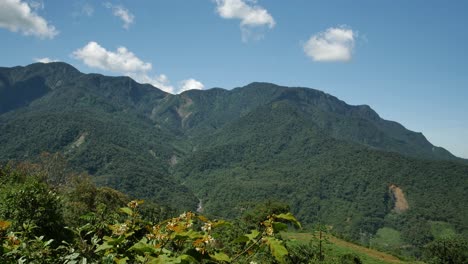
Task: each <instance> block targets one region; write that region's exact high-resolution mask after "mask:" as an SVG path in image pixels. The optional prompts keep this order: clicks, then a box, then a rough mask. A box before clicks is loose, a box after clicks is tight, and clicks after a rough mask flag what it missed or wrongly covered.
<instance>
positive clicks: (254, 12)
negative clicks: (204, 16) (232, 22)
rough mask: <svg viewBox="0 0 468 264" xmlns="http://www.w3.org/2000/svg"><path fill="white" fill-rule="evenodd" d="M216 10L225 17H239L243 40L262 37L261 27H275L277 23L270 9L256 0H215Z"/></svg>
mask: <svg viewBox="0 0 468 264" xmlns="http://www.w3.org/2000/svg"><path fill="white" fill-rule="evenodd" d="M215 2H216V12H217V13H218V14H219V16H221V17H222V18H225V19H239V20H240V21H241V23H240V27H241V32H242V40H243V41H247V40H248V39H250V38H254V39H260V38H262V37H263V33H262V32H261V31H259V30H258V29H259V28H263V27H268V28H270V29H271V28H273V27H274V26H275V24H276V22H275V20H274V18H273V16H271V14H270V13H268V11H267V10H266V9H265V8H263V7H261V6H258V5H256V4H257V1H256V0H215Z"/></svg>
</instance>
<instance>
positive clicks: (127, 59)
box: [72, 41, 152, 72]
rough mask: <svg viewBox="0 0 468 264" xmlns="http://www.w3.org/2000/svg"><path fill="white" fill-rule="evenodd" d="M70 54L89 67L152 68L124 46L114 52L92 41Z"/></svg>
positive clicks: (138, 69)
mask: <svg viewBox="0 0 468 264" xmlns="http://www.w3.org/2000/svg"><path fill="white" fill-rule="evenodd" d="M72 55H73V57H75V58H76V59H79V60H82V61H83V62H84V63H85V64H86V65H88V66H90V67H94V68H98V69H101V70H107V71H112V72H146V71H149V70H151V68H152V66H151V63H149V62H144V61H142V60H141V59H139V58H138V57H137V56H135V54H133V53H132V52H131V51H129V50H127V48H125V47H118V48H117V51H116V52H112V51H108V50H106V49H105V48H103V47H101V45H99V44H98V43H96V42H94V41H91V42H89V43H88V44H86V46H84V47H83V48H81V49H78V50H76V51H74V52H73V54H72Z"/></svg>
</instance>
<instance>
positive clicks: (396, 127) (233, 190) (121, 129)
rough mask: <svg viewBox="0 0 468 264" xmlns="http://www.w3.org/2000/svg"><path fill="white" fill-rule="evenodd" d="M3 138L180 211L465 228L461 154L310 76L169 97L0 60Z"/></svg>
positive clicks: (364, 232) (361, 229)
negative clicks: (270, 210)
mask: <svg viewBox="0 0 468 264" xmlns="http://www.w3.org/2000/svg"><path fill="white" fill-rule="evenodd" d="M0 145H1V146H2V147H1V148H0V161H4V162H6V161H8V160H11V159H14V160H36V159H37V157H38V156H39V154H40V153H41V152H44V151H47V152H52V153H54V152H60V153H62V154H63V155H65V157H66V158H67V160H68V161H69V163H70V164H71V165H72V166H73V168H74V169H75V170H77V171H86V172H88V173H89V174H91V176H92V177H93V180H94V181H95V182H96V183H97V184H99V185H101V186H103V185H105V186H110V187H113V188H116V189H118V190H120V191H122V192H124V193H126V194H129V195H131V196H135V197H139V198H144V199H148V200H154V201H157V202H160V203H164V204H167V205H170V206H172V207H173V208H177V209H179V210H187V209H191V210H195V209H196V208H197V205H198V204H199V199H200V200H201V202H202V205H203V210H204V213H207V214H211V215H214V216H221V217H238V216H240V215H241V214H242V212H243V211H245V210H247V209H249V208H251V207H252V206H253V204H256V203H258V202H262V201H266V200H275V201H280V202H284V203H287V204H289V205H290V207H291V209H292V211H293V213H294V214H295V215H296V216H298V218H299V219H300V220H301V221H302V222H303V223H305V224H306V225H311V224H314V223H316V222H323V223H326V224H328V225H331V226H333V229H332V232H334V233H335V234H338V235H340V236H344V237H346V238H348V239H351V240H355V241H359V242H361V243H363V244H369V243H370V241H371V237H372V236H373V235H375V234H377V233H378V232H379V230H382V228H392V229H394V230H396V232H398V233H399V234H401V237H402V239H403V240H404V241H405V243H407V245H408V244H409V245H413V246H416V247H420V246H422V245H424V244H425V243H427V242H428V241H430V240H431V239H433V235H432V233H431V228H432V224H431V223H433V222H442V223H445V224H446V225H448V226H449V228H451V229H453V231H454V232H455V233H461V234H464V235H465V236H467V234H468V227H467V226H466V219H468V210H466V208H468V202H467V200H466V196H467V195H468V193H467V187H468V165H466V163H464V161H463V160H462V159H459V158H457V157H455V156H454V155H452V154H451V153H449V152H448V151H447V150H445V149H443V148H439V147H435V146H433V145H432V144H431V143H430V142H429V141H427V139H426V138H425V137H424V136H423V135H422V134H421V133H416V132H412V131H409V130H407V129H405V128H404V127H403V126H402V125H400V124H398V123H396V122H393V121H387V120H383V119H382V118H380V117H379V115H378V114H377V113H376V112H375V111H373V110H372V109H371V108H370V107H369V106H366V105H361V106H351V105H348V104H346V103H345V102H343V101H341V100H339V99H337V98H336V97H333V96H331V95H328V94H326V93H324V92H321V91H318V90H314V89H309V88H289V87H282V86H277V85H274V84H269V83H252V84H249V85H247V86H245V87H240V88H235V89H233V90H224V89H220V88H215V89H210V90H206V91H198V90H190V91H187V92H184V93H182V94H180V95H172V94H168V93H165V92H163V91H161V90H159V89H157V88H155V87H153V86H150V85H142V84H139V83H136V82H135V81H133V80H132V79H130V78H128V77H107V76H103V75H98V74H83V73H80V72H79V71H77V70H76V69H75V68H73V67H72V66H70V65H67V64H65V63H49V64H40V63H37V64H32V65H29V66H26V67H14V68H0ZM396 188H397V189H396ZM395 190H398V191H397V193H398V195H396V192H395ZM401 197H404V198H405V201H406V204H407V208H406V207H405V208H403V209H401V208H400V209H399V208H395V204H399V203H400V202H401ZM398 199H400V200H398ZM407 245H406V246H407ZM407 248H411V247H408V246H407Z"/></svg>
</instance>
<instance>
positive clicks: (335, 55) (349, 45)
mask: <svg viewBox="0 0 468 264" xmlns="http://www.w3.org/2000/svg"><path fill="white" fill-rule="evenodd" d="M355 37H356V33H355V32H353V30H352V29H350V28H347V27H344V26H341V27H336V28H329V29H327V30H326V31H324V32H320V33H318V34H315V35H313V36H312V37H311V38H310V39H309V40H308V41H307V42H306V43H305V44H304V52H305V53H306V55H307V56H309V57H311V58H312V59H313V60H314V61H330V62H331V61H349V60H351V58H352V54H353V49H354V43H355Z"/></svg>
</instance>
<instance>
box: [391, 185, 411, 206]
mask: <svg viewBox="0 0 468 264" xmlns="http://www.w3.org/2000/svg"><path fill="white" fill-rule="evenodd" d="M389 189H390V191H391V192H392V194H393V197H395V208H394V210H395V212H397V213H403V212H404V211H406V210H408V209H409V205H408V201H407V200H406V198H405V194H404V193H403V190H402V189H401V188H400V187H398V186H396V185H395V184H392V185H390V187H389Z"/></svg>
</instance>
